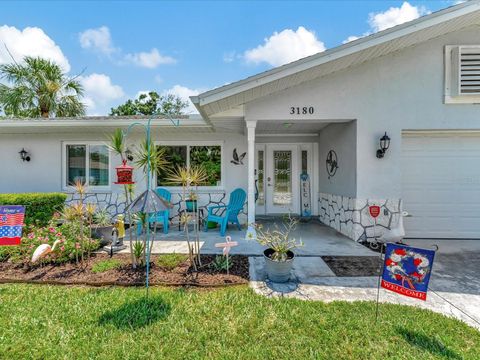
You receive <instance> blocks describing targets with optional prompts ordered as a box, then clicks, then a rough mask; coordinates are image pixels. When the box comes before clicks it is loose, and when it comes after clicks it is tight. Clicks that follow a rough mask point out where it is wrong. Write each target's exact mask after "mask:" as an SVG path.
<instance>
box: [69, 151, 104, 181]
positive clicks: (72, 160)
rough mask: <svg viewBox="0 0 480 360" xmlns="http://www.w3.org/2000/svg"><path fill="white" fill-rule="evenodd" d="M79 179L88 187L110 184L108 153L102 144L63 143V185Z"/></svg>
mask: <svg viewBox="0 0 480 360" xmlns="http://www.w3.org/2000/svg"><path fill="white" fill-rule="evenodd" d="M78 180H80V181H81V182H82V183H84V184H85V185H87V186H90V187H108V186H110V153H109V151H108V148H107V146H106V145H103V144H66V145H65V181H64V184H65V186H73V185H75V182H76V181H78Z"/></svg>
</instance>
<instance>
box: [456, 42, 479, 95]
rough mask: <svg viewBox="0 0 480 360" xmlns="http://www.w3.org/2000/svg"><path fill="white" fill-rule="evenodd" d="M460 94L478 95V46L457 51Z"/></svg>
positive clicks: (462, 47) (461, 47)
mask: <svg viewBox="0 0 480 360" xmlns="http://www.w3.org/2000/svg"><path fill="white" fill-rule="evenodd" d="M459 60H460V68H459V83H460V84H459V85H460V89H459V90H460V94H480V46H478V47H470V46H469V47H464V46H460V49H459Z"/></svg>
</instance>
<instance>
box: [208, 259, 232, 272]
mask: <svg viewBox="0 0 480 360" xmlns="http://www.w3.org/2000/svg"><path fill="white" fill-rule="evenodd" d="M231 267H232V262H231V261H228V259H227V257H226V256H224V255H217V256H215V260H213V262H212V268H213V269H214V270H215V271H226V270H229V269H230V268H231Z"/></svg>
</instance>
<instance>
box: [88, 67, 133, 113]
mask: <svg viewBox="0 0 480 360" xmlns="http://www.w3.org/2000/svg"><path fill="white" fill-rule="evenodd" d="M79 80H80V82H81V83H82V85H83V87H84V89H85V97H84V98H83V102H84V103H85V105H87V112H88V113H89V114H91V112H92V111H93V110H95V111H97V112H98V110H99V109H102V110H107V108H108V105H109V104H110V103H111V102H112V101H113V100H117V99H120V98H122V97H123V96H125V93H124V92H123V89H122V87H121V86H119V85H114V84H112V80H111V79H110V77H109V76H108V75H105V74H96V73H93V74H90V75H87V76H81V77H80V78H79ZM103 108H106V109H103Z"/></svg>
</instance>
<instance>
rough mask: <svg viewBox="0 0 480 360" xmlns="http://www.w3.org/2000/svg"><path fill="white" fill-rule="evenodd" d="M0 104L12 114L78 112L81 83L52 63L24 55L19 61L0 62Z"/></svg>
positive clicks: (80, 109)
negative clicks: (21, 61)
mask: <svg viewBox="0 0 480 360" xmlns="http://www.w3.org/2000/svg"><path fill="white" fill-rule="evenodd" d="M0 79H5V80H7V81H8V82H9V83H11V86H9V85H5V84H0V107H2V108H3V111H4V112H5V115H7V116H14V117H40V116H41V117H44V118H48V117H51V116H59V117H63V116H81V115H84V114H85V105H84V104H83V103H82V102H81V101H80V97H81V96H82V95H83V87H82V85H81V84H80V82H79V81H77V80H75V78H70V77H68V76H67V75H66V74H65V73H64V72H63V71H62V69H61V68H60V66H59V65H57V64H56V63H54V62H52V61H50V60H47V59H42V58H40V57H31V56H26V57H25V58H24V59H23V63H16V62H14V63H10V64H3V65H0Z"/></svg>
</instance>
